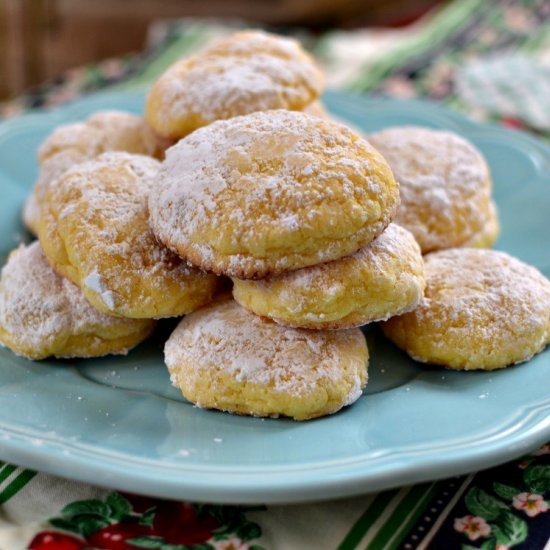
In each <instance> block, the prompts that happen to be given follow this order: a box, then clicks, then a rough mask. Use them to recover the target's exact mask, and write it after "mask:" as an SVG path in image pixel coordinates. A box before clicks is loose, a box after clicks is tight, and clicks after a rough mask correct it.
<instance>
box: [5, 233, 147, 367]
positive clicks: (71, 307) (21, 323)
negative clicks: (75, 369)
mask: <svg viewBox="0 0 550 550" xmlns="http://www.w3.org/2000/svg"><path fill="white" fill-rule="evenodd" d="M154 326H155V323H154V321H149V320H146V319H139V320H138V319H122V318H120V317H113V316H111V315H106V314H105V313H100V312H99V311H97V310H96V309H95V308H94V307H92V306H91V305H90V303H89V302H88V301H87V300H86V298H85V297H84V295H83V294H82V291H81V290H80V289H79V288H78V287H77V286H76V285H74V284H73V283H71V282H70V281H68V280H67V279H65V278H64V277H60V276H59V275H57V273H55V271H54V270H53V269H52V268H51V267H50V264H49V263H48V262H47V260H46V258H45V256H44V254H43V253H42V249H41V247H40V244H39V243H38V242H37V241H35V242H34V243H33V244H31V245H30V246H27V247H23V246H22V247H20V248H18V249H17V250H15V251H14V252H13V253H12V254H11V255H10V257H9V259H8V262H7V264H6V265H5V266H4V268H3V269H2V277H1V279H0V344H2V345H4V346H7V347H8V348H10V349H11V350H12V351H13V352H14V353H16V354H17V355H22V356H23V357H27V358H29V359H44V358H46V357H50V356H55V357H99V356H101V355H107V354H109V353H112V354H124V353H126V352H127V351H128V350H129V349H131V348H133V347H134V346H136V345H137V344H139V343H140V342H141V341H142V340H144V339H145V338H147V336H148V335H149V334H150V333H151V331H152V330H153V328H154Z"/></svg>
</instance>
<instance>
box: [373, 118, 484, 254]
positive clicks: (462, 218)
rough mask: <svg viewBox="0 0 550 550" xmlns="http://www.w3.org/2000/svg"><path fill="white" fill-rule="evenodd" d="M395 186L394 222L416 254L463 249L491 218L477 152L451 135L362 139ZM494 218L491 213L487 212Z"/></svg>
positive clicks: (392, 132) (405, 133)
mask: <svg viewBox="0 0 550 550" xmlns="http://www.w3.org/2000/svg"><path fill="white" fill-rule="evenodd" d="M368 140H369V142H370V143H371V144H372V145H373V146H374V147H375V148H376V149H377V150H378V151H380V153H382V155H383V156H384V158H385V159H386V160H387V161H388V164H389V165H390V166H391V169H392V171H393V173H394V176H395V179H396V180H397V181H398V182H399V185H400V193H401V206H400V207H399V210H398V212H397V216H396V218H395V221H396V222H397V223H398V224H400V225H402V226H403V227H404V228H405V229H408V230H409V231H410V232H411V233H412V234H413V235H414V237H415V238H416V240H417V241H418V244H419V245H420V248H421V249H422V253H423V254H426V253H427V252H430V251H434V250H442V249H446V248H452V247H456V246H462V245H465V244H466V243H467V242H468V241H469V240H470V239H472V238H473V237H474V236H475V235H477V234H479V232H480V231H483V230H484V228H485V227H486V224H487V222H488V221H489V220H490V219H491V210H490V194H491V180H490V175H489V169H488V167H487V163H486V162H485V159H484V158H483V156H482V155H481V153H480V152H479V151H478V150H477V149H476V148H475V147H474V146H473V145H472V144H471V143H469V142H468V141H466V140H465V139H464V138H462V137H460V136H458V135H456V134H453V133H452V132H447V131H440V130H431V129H429V128H417V127H413V126H404V127H395V128H388V129H386V130H382V131H381V132H378V133H375V134H371V135H370V136H368ZM493 214H494V212H493Z"/></svg>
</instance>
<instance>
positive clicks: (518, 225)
mask: <svg viewBox="0 0 550 550" xmlns="http://www.w3.org/2000/svg"><path fill="white" fill-rule="evenodd" d="M326 104H327V107H328V108H329V110H330V111H331V112H332V113H334V114H335V115H337V116H338V117H340V118H342V119H345V120H348V121H349V122H350V123H352V124H353V125H354V126H356V127H358V128H361V129H363V130H366V131H371V130H376V129H380V128H383V127H386V126H390V125H395V124H421V125H425V126H430V127H436V128H447V129H450V130H453V131H455V132H458V133H459V134H462V135H464V136H465V137H467V138H468V139H470V140H472V141H473V142H474V143H475V144H476V145H477V146H478V147H479V148H480V149H481V150H482V151H483V153H484V154H485V155H486V157H487V159H488V161H489V164H490V166H491V169H492V173H493V178H494V183H495V185H494V188H495V189H494V193H495V198H496V202H497V203H498V206H499V210H500V216H501V221H502V235H501V238H500V239H499V241H498V243H497V248H499V249H502V250H506V251H508V252H510V253H511V254H514V255H516V256H518V257H519V258H521V259H522V260H525V261H526V262H529V263H531V264H534V265H535V266H537V267H538V268H539V269H540V270H542V271H543V272H544V273H545V274H546V275H547V276H549V275H550V247H549V236H550V216H549V212H550V149H549V148H548V147H546V146H545V145H543V144H542V143H539V142H538V141H536V140H534V139H532V138H530V137H528V136H526V135H524V134H521V133H519V132H510V131H506V130H503V129H501V128H496V127H491V126H481V125H478V124H476V123H473V122H470V121H468V120H466V119H464V118H463V117H461V116H459V115H457V114H454V113H451V112H449V111H447V110H445V109H443V108H439V107H436V106H433V105H429V104H425V103H420V102H398V101H391V100H369V99H363V98H358V97H354V96H349V95H344V94H340V93H331V94H327V96H326ZM142 105H143V95H142V93H138V92H123V93H118V94H110V95H97V96H94V97H90V98H87V99H84V100H82V101H79V102H77V103H74V104H71V105H69V106H65V107H62V108H60V109H58V110H56V111H53V112H47V113H42V114H32V115H28V116H24V117H21V118H18V119H16V120H13V121H10V122H7V123H4V124H3V125H1V126H0V189H1V191H2V194H1V197H2V200H1V201H0V254H1V255H2V256H5V254H6V253H7V252H8V251H9V250H10V249H11V248H13V247H14V246H16V244H17V243H18V242H19V241H20V239H21V238H22V236H24V232H23V229H22V227H21V225H20V223H19V212H20V209H21V205H22V204H23V200H24V198H25V195H26V194H27V193H28V191H29V189H30V186H31V184H32V182H33V180H34V178H35V176H36V164H35V160H34V159H35V153H36V148H37V146H38V144H39V143H40V141H41V140H42V139H43V138H44V137H45V136H46V135H47V134H48V133H49V132H50V131H51V130H52V128H54V127H55V126H56V125H58V124H61V123H66V122H69V121H73V120H77V119H81V118H82V117H84V116H85V115H87V114H88V113H90V112H92V111H94V110H97V109H105V108H118V109H127V110H131V111H135V112H139V111H140V110H141V109H142ZM169 329H170V326H169V323H168V325H166V326H164V327H162V328H161V331H160V333H159V334H157V336H156V338H155V339H154V340H153V341H152V342H150V343H147V344H145V345H142V346H141V347H139V348H138V349H136V350H134V351H133V352H131V353H130V354H129V355H128V356H127V357H125V358H118V357H117V358H104V359H98V360H86V361H44V362H40V363H33V362H31V361H26V360H24V359H21V358H18V357H16V356H15V355H13V354H12V353H11V352H9V351H8V350H5V349H2V350H0V458H1V459H2V460H7V461H11V462H14V463H17V464H20V465H24V466H27V467H30V468H35V469H38V470H42V471H45V472H50V473H53V474H58V475H62V476H65V477H68V478H74V479H79V480H84V481H88V482H92V483H95V484H101V485H105V486H110V487H114V488H118V489H125V490H128V491H134V492H141V493H148V494H151V495H157V496H164V497H177V498H187V499H192V500H198V501H217V502H232V503H248V502H266V503H275V502H298V501H308V500H315V499H325V498H334V497H341V496H344V495H352V494H357V493H361V492H369V491H376V490H380V489H386V488H389V487H393V486H398V485H403V484H409V483H415V482H419V481H423V480H428V479H436V478H441V477H445V476H452V475H455V474H462V473H465V472H468V471H472V470H477V469H481V468H485V467H488V466H491V465H495V464H497V463H501V462H504V461H506V460H509V459H512V458H515V457H517V456H519V455H521V454H523V453H525V452H527V451H530V450H532V449H533V448H535V447H536V446H537V445H539V444H542V443H544V442H545V441H546V440H547V439H550V350H547V351H546V352H544V353H542V354H540V355H538V356H537V357H535V358H534V359H533V360H531V361H530V362H528V363H526V364H524V365H519V366H516V367H512V368H509V369H507V370H504V371H501V372H493V373H476V372H471V373H461V372H449V371H445V370H440V369H436V368H433V369H432V368H426V367H423V366H421V365H418V364H415V363H414V362H413V361H411V360H409V359H407V358H406V357H405V356H404V355H403V354H402V353H400V352H399V351H397V350H396V349H395V348H394V347H392V346H391V345H390V344H388V343H387V342H386V341H385V340H384V338H383V337H382V336H381V335H380V334H379V332H378V331H377V330H376V329H369V330H368V331H367V336H368V339H369V345H370V349H371V355H372V363H371V367H370V373H371V381H370V383H369V386H368V389H367V391H366V393H365V395H364V396H363V397H362V398H360V399H359V401H358V402H357V403H356V404H355V405H353V406H352V407H349V408H348V409H345V410H343V411H342V412H340V413H338V414H336V415H334V416H331V417H328V418H324V419H319V420H314V421H310V422H305V423H296V422H292V421H289V420H261V419H256V418H244V417H237V416H231V415H229V414H223V413H219V412H213V411H206V410H201V409H198V408H195V407H193V406H192V405H190V404H189V403H186V402H185V401H184V400H183V399H182V398H181V397H180V395H179V392H178V391H176V390H175V389H174V388H172V387H171V386H170V382H169V379H168V375H167V372H166V370H165V368H164V366H163V362H162V353H161V349H162V342H163V338H164V337H165V333H166V332H167V331H168V330H169ZM163 331H164V332H163Z"/></svg>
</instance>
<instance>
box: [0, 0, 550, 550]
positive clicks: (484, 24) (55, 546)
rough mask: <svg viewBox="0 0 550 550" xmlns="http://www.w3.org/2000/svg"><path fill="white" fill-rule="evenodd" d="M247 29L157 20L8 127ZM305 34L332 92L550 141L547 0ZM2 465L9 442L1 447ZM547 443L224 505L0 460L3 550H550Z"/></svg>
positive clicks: (141, 81)
mask: <svg viewBox="0 0 550 550" xmlns="http://www.w3.org/2000/svg"><path fill="white" fill-rule="evenodd" d="M238 26H240V24H238V23H235V24H232V25H228V24H226V23H224V24H222V23H219V22H208V21H197V20H194V21H169V22H159V23H158V24H157V25H155V26H154V27H153V28H152V29H151V33H150V47H149V48H148V49H147V51H146V52H145V53H144V54H141V55H137V56H131V57H128V58H126V59H117V60H109V61H106V62H103V63H100V64H98V65H94V66H87V67H84V68H79V69H75V70H72V71H70V72H68V73H67V74H66V75H64V76H63V77H62V78H60V79H58V80H57V81H56V82H55V83H48V84H46V85H44V86H43V87H41V88H39V89H36V90H34V91H33V92H32V93H29V94H26V95H23V96H21V97H19V98H17V99H16V100H14V101H11V102H8V103H4V104H0V116H2V117H10V116H17V115H18V114H19V113H21V112H23V111H26V110H29V109H33V108H37V107H43V106H54V105H56V104H60V103H63V102H66V101H68V100H71V99H73V98H75V97H78V96H81V95H82V94H86V93H90V92H93V91H95V90H98V89H103V88H106V87H112V88H119V89H120V88H133V87H140V86H144V85H147V84H148V83H150V82H151V81H152V80H153V79H154V78H155V77H156V76H158V75H159V74H160V73H161V72H162V71H163V70H164V69H165V68H166V67H167V66H168V65H169V64H170V63H171V62H173V61H174V60H175V59H177V58H178V57H181V56H182V55H185V54H187V53H189V52H191V51H193V50H195V49H196V48H198V47H200V46H202V45H203V44H205V43H206V42H207V41H208V40H210V39H212V38H215V37H218V36H220V35H222V34H225V33H228V32H232V31H233V30H234V29H235V27H238ZM276 30H277V31H279V32H287V33H291V34H294V35H297V36H298V37H299V38H300V39H302V40H303V42H304V44H305V45H306V46H307V47H308V48H309V49H311V50H312V51H313V52H314V53H315V54H316V55H317V57H318V58H319V59H320V60H321V61H322V62H323V64H324V65H325V68H326V70H327V74H328V83H329V86H332V87H336V88H343V89H348V90H353V91H356V92H360V93H366V94H371V95H373V94H374V95H391V96H394V97H406V98H410V97H422V98H430V99H432V100H436V101H439V102H442V103H445V104H446V105H448V106H450V107H452V108H454V109H457V110H460V111H463V112H465V113H467V114H468V115H469V116H472V117H474V118H477V119H480V120H488V121H492V122H499V123H501V124H503V125H505V126H509V127H513V128H522V129H524V130H527V131H529V132H531V133H534V134H536V135H538V136H540V137H541V138H542V139H546V140H550V2H549V1H548V0H491V1H484V0H456V1H454V2H451V3H448V4H446V5H444V6H443V7H442V8H440V9H439V10H437V11H436V12H433V13H431V14H428V15H427V16H425V17H424V18H423V19H421V20H419V21H417V22H416V23H414V24H412V25H410V26H408V27H405V28H396V29H380V30H373V29H363V30H355V31H333V32H326V33H323V34H319V35H313V34H311V33H307V32H305V31H303V30H300V29H276ZM0 458H1V445H0ZM546 499H550V445H545V446H543V447H541V448H540V449H538V450H535V451H534V452H532V453H531V454H529V455H527V456H524V457H522V458H520V459H519V460H516V461H514V462H511V463H508V464H505V465H503V466H499V467H497V468H493V469H491V470H488V471H484V472H479V473H475V474H471V475H469V476H464V477H459V478H454V479H449V480H444V481H436V482H433V483H424V484H421V485H416V486H411V487H404V488H400V489H395V490H391V491H385V492H382V493H378V494H373V495H366V496H361V497H355V498H351V499H344V500H339V501H334V502H325V503H313V504H308V505H299V506H297V505H293V506H254V507H239V506H221V505H215V504H211V505H204V504H195V503H190V502H183V501H182V502H176V501H167V500H160V499H155V498H149V497H146V496H138V495H132V494H123V493H120V492H117V491H112V490H109V489H104V488H98V487H94V486H91V485H87V484H83V483H77V482H72V481H68V480H65V479H60V478H56V477H53V476H49V475H46V474H43V473H37V472H34V471H31V470H27V469H24V468H20V467H17V466H15V465H11V464H6V463H2V462H0V550H21V549H26V548H32V549H35V550H77V549H83V548H98V549H112V550H123V549H136V548H149V549H153V548H154V549H160V550H184V549H193V550H212V549H219V550H221V549H223V550H237V549H239V550H260V549H265V550H275V549H281V550H294V549H309V548H312V549H319V550H324V549H338V550H351V549H355V548H362V549H375V550H378V549H397V548H403V549H426V548H428V549H444V550H447V549H450V550H452V549H455V548H456V549H461V550H470V549H473V548H481V549H483V550H497V549H498V550H506V549H508V548H514V549H518V550H519V549H526V550H527V549H529V550H538V549H541V550H542V549H549V548H550V513H549V512H548V506H549V504H548V501H547V500H546Z"/></svg>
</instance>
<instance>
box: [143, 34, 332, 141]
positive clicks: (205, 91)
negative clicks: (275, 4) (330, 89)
mask: <svg viewBox="0 0 550 550" xmlns="http://www.w3.org/2000/svg"><path fill="white" fill-rule="evenodd" d="M323 84H324V78H323V75H322V73H321V71H320V70H319V69H318V68H317V67H316V65H315V63H314V61H313V59H312V58H311V56H310V55H309V54H307V53H306V52H305V51H304V50H303V49H302V47H301V46H300V44H299V43H298V42H297V41H296V40H293V39H291V38H282V37H280V36H276V35H272V34H268V33H265V32H261V31H243V32H238V33H235V34H233V35H231V36H229V37H227V38H224V39H222V40H219V41H217V42H215V43H214V44H212V45H211V46H210V47H208V48H207V49H205V50H203V51H202V52H200V53H198V54H196V55H193V56H191V57H188V58H185V59H182V60H180V61H178V62H176V63H175V64H174V65H172V66H171V67H170V68H169V69H168V70H167V71H166V72H165V73H164V74H163V75H162V76H161V77H160V78H159V79H158V80H157V81H156V82H155V84H154V85H153V87H152V89H151V91H150V93H149V96H148V98H147V104H146V108H145V118H146V120H147V121H148V122H149V124H150V125H151V127H152V128H153V129H154V130H155V131H156V132H157V133H158V134H159V135H161V136H164V137H168V138H172V139H178V138H181V137H183V136H185V135H187V134H189V133H190V132H192V131H193V130H196V129H197V128H200V127H201V126H206V125H207V124H210V123H211V122H214V121H216V120H222V119H228V118H232V117H235V116H239V115H246V114H249V113H253V112H256V111H267V110H270V109H290V110H297V111H300V110H302V109H303V108H304V107H306V106H307V105H309V104H310V103H312V102H313V101H314V100H315V99H317V98H318V97H319V95H320V93H321V91H322V88H323Z"/></svg>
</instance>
